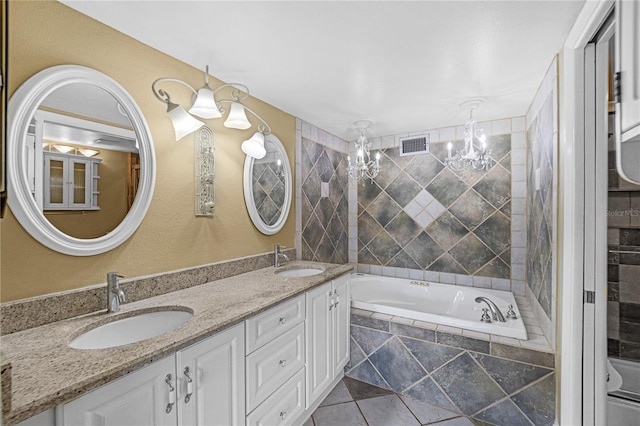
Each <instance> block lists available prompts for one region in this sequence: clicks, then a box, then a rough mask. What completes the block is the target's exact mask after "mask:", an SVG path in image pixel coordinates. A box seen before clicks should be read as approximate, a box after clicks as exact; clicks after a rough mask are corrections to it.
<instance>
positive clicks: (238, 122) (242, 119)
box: [224, 102, 251, 130]
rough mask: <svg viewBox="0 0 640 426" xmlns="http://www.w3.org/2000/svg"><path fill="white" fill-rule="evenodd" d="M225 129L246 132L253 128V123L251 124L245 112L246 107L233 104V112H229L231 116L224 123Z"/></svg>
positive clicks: (236, 103)
mask: <svg viewBox="0 0 640 426" xmlns="http://www.w3.org/2000/svg"><path fill="white" fill-rule="evenodd" d="M224 127H229V128H231V129H240V130H245V129H248V128H249V127H251V123H249V119H247V114H246V113H245V112H244V107H243V106H242V104H241V103H239V102H232V103H231V110H230V111H229V116H228V117H227V119H226V120H225V122H224Z"/></svg>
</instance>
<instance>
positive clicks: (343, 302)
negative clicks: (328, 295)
mask: <svg viewBox="0 0 640 426" xmlns="http://www.w3.org/2000/svg"><path fill="white" fill-rule="evenodd" d="M349 289H350V288H349V276H348V275H345V276H342V277H340V278H338V279H337V280H335V281H334V282H333V298H334V302H333V306H334V307H333V363H334V364H333V366H334V371H333V377H334V378H335V377H337V376H339V375H340V374H342V369H343V368H344V366H345V365H347V362H349V356H350V351H349V344H350V332H349V328H350V318H349V317H350V313H351V309H350V307H351V292H350V290H349Z"/></svg>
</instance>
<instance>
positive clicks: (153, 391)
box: [56, 324, 245, 426]
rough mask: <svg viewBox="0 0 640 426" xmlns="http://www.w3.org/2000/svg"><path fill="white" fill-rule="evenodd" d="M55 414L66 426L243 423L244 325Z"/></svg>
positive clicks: (131, 376) (168, 358)
mask: <svg viewBox="0 0 640 426" xmlns="http://www.w3.org/2000/svg"><path fill="white" fill-rule="evenodd" d="M187 367H188V370H187ZM189 378H190V379H191V383H189ZM57 416H58V419H57V422H56V424H58V425H65V426H66V425H86V426H89V425H91V426H93V425H95V426H99V425H122V426H124V425H167V426H168V425H236V424H243V423H244V417H245V408H244V324H240V325H237V326H235V327H232V328H230V329H228V330H225V331H223V332H220V333H218V334H216V335H214V336H213V337H210V338H208V339H206V340H203V341H202V342H200V343H197V344H195V345H193V346H190V347H188V348H186V349H184V350H182V351H179V352H177V353H176V354H175V355H172V356H169V357H167V358H164V359H162V360H160V361H157V362H154V363H153V364H151V365H149V366H147V367H144V368H141V369H140V370H137V371H135V372H133V373H131V374H128V375H126V376H125V377H122V378H120V379H117V380H115V381H113V382H111V383H109V384H107V385H105V386H103V387H101V388H98V389H96V390H94V391H91V392H89V393H87V394H85V395H83V396H81V397H80V398H78V399H76V400H73V401H71V402H69V403H67V404H64V405H62V406H60V407H58V414H57Z"/></svg>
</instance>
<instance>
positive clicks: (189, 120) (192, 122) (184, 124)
mask: <svg viewBox="0 0 640 426" xmlns="http://www.w3.org/2000/svg"><path fill="white" fill-rule="evenodd" d="M167 114H168V115H169V118H170V119H171V123H172V124H173V130H174V131H175V133H176V140H177V141H179V140H180V139H182V138H183V137H185V136H187V135H188V134H189V133H193V132H195V131H196V130H198V129H199V128H200V127H202V126H204V123H203V122H202V121H200V120H196V119H195V118H193V117H192V116H190V115H189V113H188V112H187V111H185V110H184V108H182V107H181V106H180V105H177V104H174V103H173V102H167Z"/></svg>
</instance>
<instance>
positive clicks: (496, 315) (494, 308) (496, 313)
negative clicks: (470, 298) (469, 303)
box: [476, 297, 507, 322]
mask: <svg viewBox="0 0 640 426" xmlns="http://www.w3.org/2000/svg"><path fill="white" fill-rule="evenodd" d="M482 302H484V303H486V304H487V306H489V310H490V311H491V316H492V317H493V320H494V321H500V322H507V320H506V319H504V315H502V312H500V308H498V305H496V304H495V303H493V301H492V300H491V299H489V298H488V297H476V303H482Z"/></svg>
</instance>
